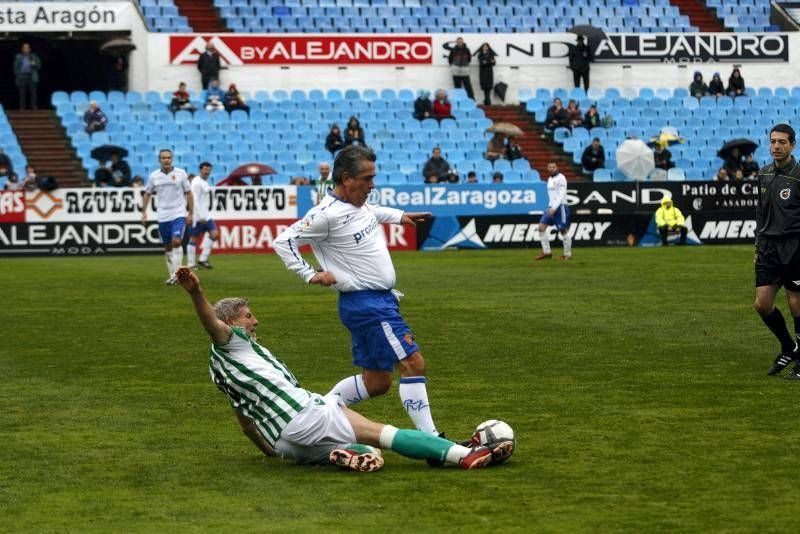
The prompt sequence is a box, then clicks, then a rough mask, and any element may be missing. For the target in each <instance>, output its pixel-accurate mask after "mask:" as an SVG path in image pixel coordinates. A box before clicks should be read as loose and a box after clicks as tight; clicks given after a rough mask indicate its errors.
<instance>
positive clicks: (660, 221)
mask: <svg viewBox="0 0 800 534" xmlns="http://www.w3.org/2000/svg"><path fill="white" fill-rule="evenodd" d="M683 223H684V217H683V213H681V210H679V209H678V208H676V207H675V206H673V205H672V199H671V198H670V197H664V198H663V199H661V207H660V208H658V210H656V228H658V235H659V236H661V245H662V246H665V247H666V246H667V236H668V235H669V234H670V233H680V235H681V237H680V241H679V242H678V244H679V245H685V244H686V226H684V224H683Z"/></svg>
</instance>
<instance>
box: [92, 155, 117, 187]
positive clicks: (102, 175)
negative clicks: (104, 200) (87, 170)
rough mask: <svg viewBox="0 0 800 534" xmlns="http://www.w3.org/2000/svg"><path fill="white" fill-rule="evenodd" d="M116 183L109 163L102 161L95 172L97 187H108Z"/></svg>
mask: <svg viewBox="0 0 800 534" xmlns="http://www.w3.org/2000/svg"><path fill="white" fill-rule="evenodd" d="M113 182H114V174H113V173H112V172H111V168H110V167H109V165H108V162H107V161H106V160H104V159H101V160H100V164H99V165H98V167H97V170H95V171H94V185H95V186H97V187H106V186H108V185H111V184H112V183H113Z"/></svg>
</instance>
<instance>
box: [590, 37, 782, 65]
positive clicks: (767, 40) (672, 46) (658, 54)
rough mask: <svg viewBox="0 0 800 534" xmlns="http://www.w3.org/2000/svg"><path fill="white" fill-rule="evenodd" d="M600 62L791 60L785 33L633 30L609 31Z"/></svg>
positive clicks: (599, 50)
mask: <svg viewBox="0 0 800 534" xmlns="http://www.w3.org/2000/svg"><path fill="white" fill-rule="evenodd" d="M594 56H595V61H596V62H600V63H645V62H658V63H700V62H702V63H706V62H729V63H743V62H754V61H757V62H761V63H763V62H773V61H779V62H787V61H789V36H788V35H787V34H783V33H632V34H617V35H608V36H607V38H606V39H604V40H603V41H601V42H600V44H599V45H598V46H597V49H596V50H595V54H594Z"/></svg>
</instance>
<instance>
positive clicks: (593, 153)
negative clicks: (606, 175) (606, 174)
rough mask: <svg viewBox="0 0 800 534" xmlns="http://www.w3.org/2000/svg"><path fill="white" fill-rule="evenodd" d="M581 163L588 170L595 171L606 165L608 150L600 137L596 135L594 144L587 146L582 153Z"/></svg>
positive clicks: (593, 140)
mask: <svg viewBox="0 0 800 534" xmlns="http://www.w3.org/2000/svg"><path fill="white" fill-rule="evenodd" d="M581 164H582V165H583V168H584V169H586V170H587V171H591V172H594V171H595V170H596V169H603V168H605V166H606V151H605V149H604V148H603V145H601V144H600V139H599V138H597V137H595V138H594V139H592V144H591V145H589V146H587V147H586V149H585V150H584V151H583V154H582V155H581Z"/></svg>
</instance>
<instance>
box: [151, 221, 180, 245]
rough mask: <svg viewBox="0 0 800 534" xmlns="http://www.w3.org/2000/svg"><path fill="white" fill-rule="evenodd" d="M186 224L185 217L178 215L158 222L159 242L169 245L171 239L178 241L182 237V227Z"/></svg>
mask: <svg viewBox="0 0 800 534" xmlns="http://www.w3.org/2000/svg"><path fill="white" fill-rule="evenodd" d="M185 226H186V217H178V218H177V219H173V220H171V221H167V222H160V223H158V233H159V234H161V242H162V243H164V244H165V245H169V244H170V243H172V241H173V240H175V239H177V240H178V241H180V240H181V239H182V238H183V229H184V227H185Z"/></svg>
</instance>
